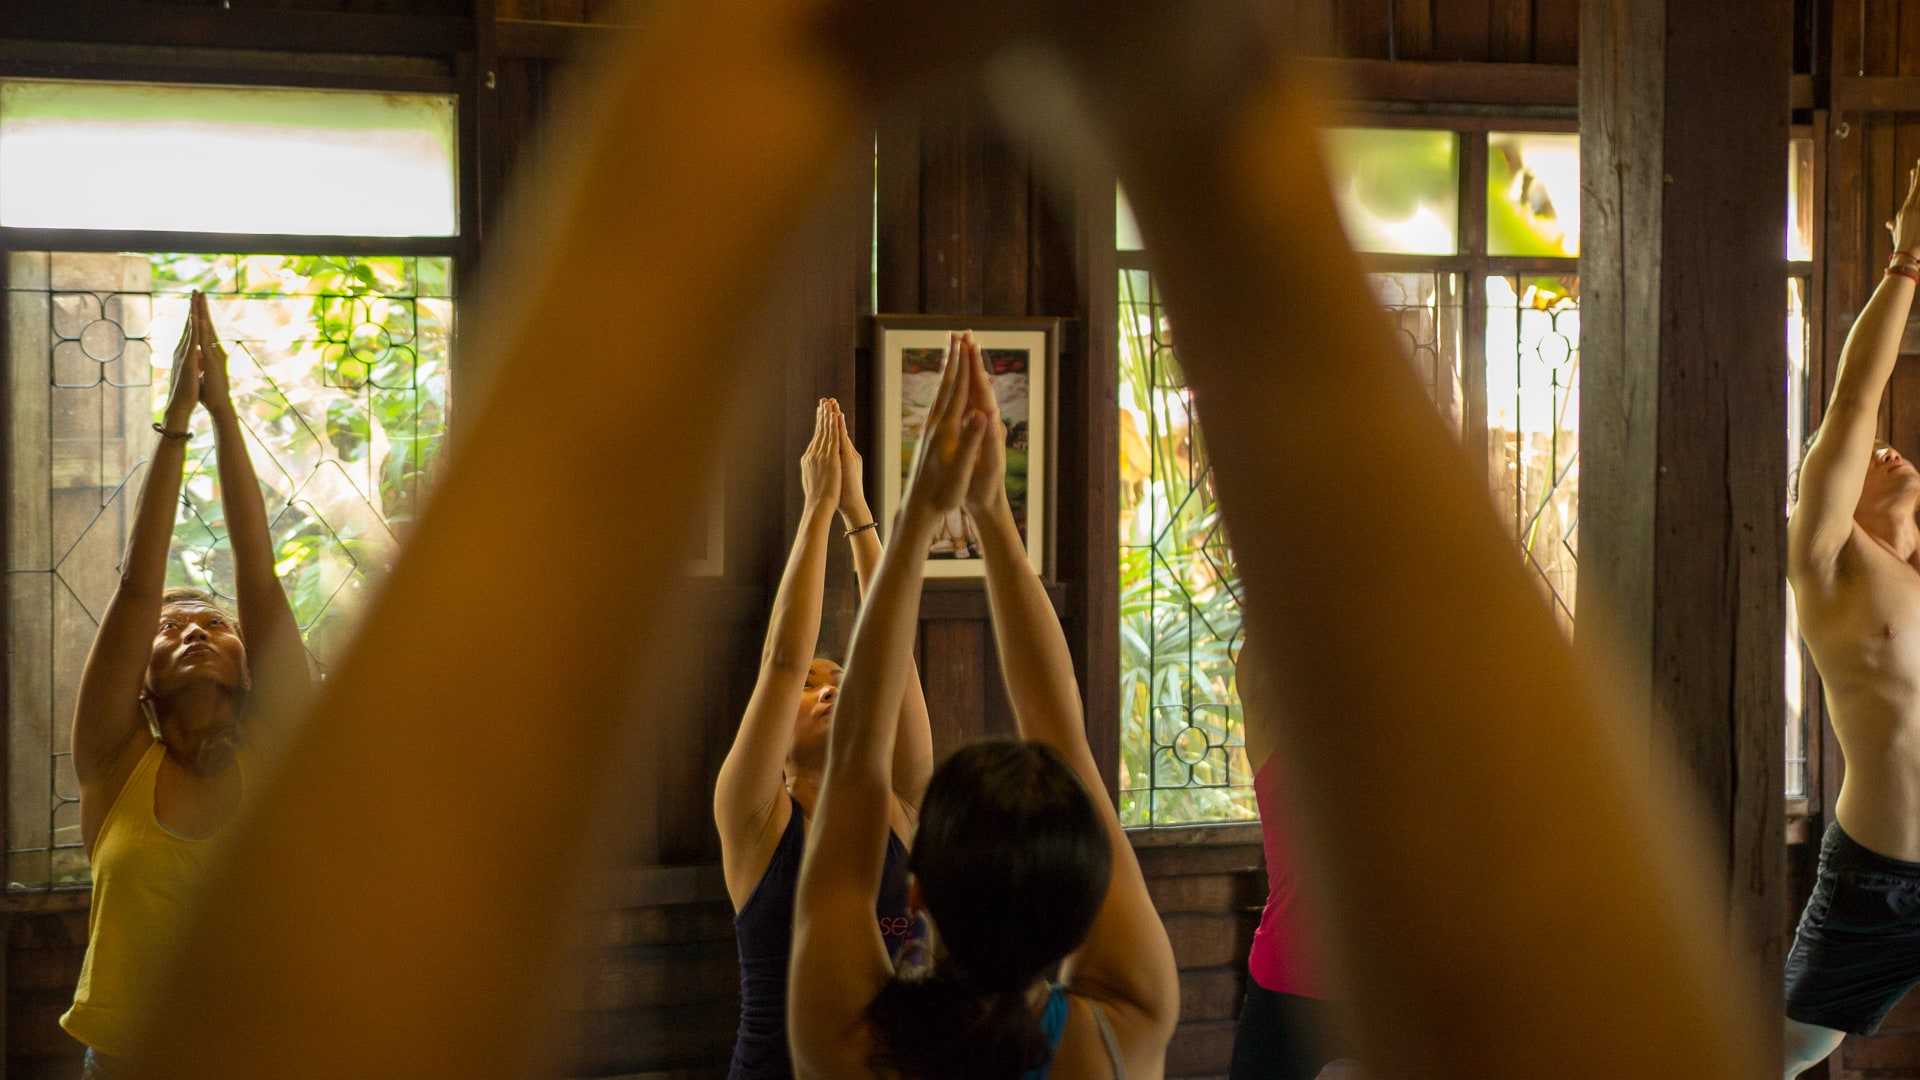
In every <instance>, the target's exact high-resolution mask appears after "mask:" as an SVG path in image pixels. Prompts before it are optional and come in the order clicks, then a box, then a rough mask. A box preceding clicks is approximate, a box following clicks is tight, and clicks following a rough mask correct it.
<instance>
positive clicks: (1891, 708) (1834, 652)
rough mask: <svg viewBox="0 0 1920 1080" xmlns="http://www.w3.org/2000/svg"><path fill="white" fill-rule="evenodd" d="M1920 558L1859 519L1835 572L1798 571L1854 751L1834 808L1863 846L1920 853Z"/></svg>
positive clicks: (1808, 628) (1837, 727) (1838, 724)
mask: <svg viewBox="0 0 1920 1080" xmlns="http://www.w3.org/2000/svg"><path fill="white" fill-rule="evenodd" d="M1916 562H1920V556H1916V557H1915V561H1913V562H1909V561H1902V560H1901V559H1900V558H1899V556H1898V555H1896V554H1895V553H1894V552H1893V551H1892V550H1890V549H1889V548H1888V547H1887V546H1886V545H1885V544H1883V543H1882V542H1881V541H1879V540H1877V539H1875V538H1874V537H1873V535H1872V534H1870V533H1868V532H1867V531H1866V530H1865V529H1863V528H1861V527H1860V526H1859V525H1858V524H1857V523H1856V524H1855V525H1854V526H1853V532H1852V535H1851V536H1850V537H1849V538H1848V539H1847V541H1846V543H1845V545H1844V546H1843V547H1842V548H1841V551H1840V553H1839V558H1838V559H1837V560H1836V562H1835V564H1834V566H1833V569H1832V571H1831V573H1830V574H1826V575H1822V574H1815V573H1796V574H1794V575H1793V576H1792V585H1793V590H1794V599H1795V602H1796V603H1797V604H1798V606H1799V611H1800V624H1801V634H1802V636H1803V637H1804V638H1805V639H1806V642H1807V648H1808V650H1809V651H1810V652H1811V653H1812V654H1813V661H1814V666H1815V667H1816V668H1817V669H1818V670H1819V672H1820V679H1821V682H1822V683H1823V685H1824V687H1825V692H1826V699H1827V709H1828V712H1829V713H1830V714H1831V716H1832V719H1833V729H1834V733H1835V734H1836V735H1837V736H1838V737H1839V739H1840V748H1841V752H1842V753H1843V754H1844V755H1845V757H1846V763H1847V768H1846V776H1845V779H1844V780H1843V781H1842V784H1841V788H1840V798H1839V801H1838V803H1837V804H1836V806H1835V814H1836V816H1837V818H1838V819H1839V821H1840V826H1841V828H1843V829H1845V830H1846V831H1847V833H1848V835H1850V836H1851V837H1853V838H1854V839H1855V840H1856V841H1858V842H1859V843H1861V844H1864V845H1865V846H1867V847H1868V848H1871V849H1872V850H1874V851H1877V852H1880V853H1881V854H1884V855H1890V856H1892V857H1894V858H1897V859H1907V860H1914V861H1920V566H1916V565H1915V563H1916Z"/></svg>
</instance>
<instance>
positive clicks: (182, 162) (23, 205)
mask: <svg viewBox="0 0 1920 1080" xmlns="http://www.w3.org/2000/svg"><path fill="white" fill-rule="evenodd" d="M454 119H455V111H454V99H453V98H452V97H450V96H447V95H443V94H388V93H379V94H374V93H363V92H347V91H334V90H263V89H240V88H228V87H205V86H150V85H142V84H130V83H93V82H88V83H80V82H44V81H5V82H0V225H9V226H18V227H25V228H62V229H154V230H174V231H184V232H226V233H266V234H281V235H303V236H311V235H340V236H346V235H360V236H452V235H454V234H455V232H456V231H457V218H458V216H457V214H456V208H455V186H456V185H455V182H454V176H455V161H456V152H455V125H454Z"/></svg>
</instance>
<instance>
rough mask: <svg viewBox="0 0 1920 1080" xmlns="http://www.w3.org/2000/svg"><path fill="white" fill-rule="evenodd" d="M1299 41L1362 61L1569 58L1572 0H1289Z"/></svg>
mask: <svg viewBox="0 0 1920 1080" xmlns="http://www.w3.org/2000/svg"><path fill="white" fill-rule="evenodd" d="M1290 6H1291V7H1292V8H1293V9H1294V11H1295V12H1296V16H1295V17H1296V18H1297V20H1298V27H1299V29H1298V36H1297V38H1296V39H1295V40H1297V41H1298V42H1299V48H1300V49H1301V50H1302V51H1304V52H1306V53H1309V54H1311V55H1317V56H1342V57H1349V58H1353V59H1368V60H1411V61H1463V60H1464V61H1488V62H1493V63H1521V64H1526V63H1532V64H1572V63H1574V62H1575V61H1576V60H1577V59H1578V56H1579V40H1580V5H1579V0H1293V3H1292V4H1291V5H1290Z"/></svg>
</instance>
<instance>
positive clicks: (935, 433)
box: [787, 344, 985, 1077]
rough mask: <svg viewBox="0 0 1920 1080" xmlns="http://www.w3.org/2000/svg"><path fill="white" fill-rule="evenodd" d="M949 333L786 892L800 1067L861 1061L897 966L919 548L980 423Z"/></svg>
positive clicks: (848, 1069) (832, 1067)
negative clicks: (877, 913) (902, 785)
mask: <svg viewBox="0 0 1920 1080" xmlns="http://www.w3.org/2000/svg"><path fill="white" fill-rule="evenodd" d="M963 367H964V365H963V364H962V363H961V361H960V357H959V355H958V351H957V350H956V349H955V348H954V347H953V346H952V345H951V344H950V345H949V347H948V351H947V363H946V366H945V368H944V370H943V372H942V375H941V381H940V391H939V394H938V395H937V396H936V397H935V398H934V403H933V408H932V409H931V410H930V411H929V412H928V414H927V424H926V429H925V434H924V436H923V437H922V439H921V441H920V449H919V455H918V460H917V461H916V462H915V466H914V470H913V479H912V482H911V485H910V487H909V488H908V490H907V494H906V497H905V499H904V500H903V504H902V508H901V511H900V522H899V526H898V528H897V530H896V535H895V538H894V543H893V545H892V546H891V547H889V548H888V549H887V551H886V553H885V554H884V555H883V556H882V557H881V560H880V566H879V569H878V571H877V572H876V573H875V574H874V580H873V588H872V591H871V592H870V593H869V594H868V596H867V602H866V604H865V606H863V607H862V608H861V610H860V621H859V623H858V624H857V625H856V626H855V628H854V632H853V648H852V651H851V652H850V654H849V655H848V657H847V674H846V677H845V679H844V680H843V681H842V682H841V685H840V706H839V710H838V713H837V714H836V716H835V718H834V722H833V730H832V734H831V735H830V736H829V741H828V746H827V775H826V779H825V780H824V781H823V783H822V786H821V791H820V803H819V806H818V808H817V809H816V810H815V811H814V823H813V832H812V834H811V836H809V837H808V840H807V853H806V856H805V858H804V860H803V861H802V863H801V869H800V887H799V892H798V894H797V895H796V896H795V898H794V917H793V964H792V967H791V972H792V974H791V975H790V977H789V978H790V980H791V981H790V984H789V989H788V993H787V1027H788V1032H789V1034H790V1037H791V1039H792V1041H793V1053H794V1065H795V1068H796V1071H797V1072H798V1073H799V1074H801V1075H807V1076H812V1075H818V1076H833V1077H839V1076H846V1075H855V1074H857V1072H858V1071H859V1070H862V1069H863V1068H864V1065H865V1061H866V1053H867V1044H866V1042H865V1040H864V1039H863V1038H862V1037H861V1035H860V1032H862V1031H864V1019H863V1018H864V1016H865V1013H866V1008H867V1005H868V1003H869V1002H871V1001H872V1000H873V997H874V995H875V994H878V993H879V992H880V988H881V987H882V986H883V985H885V983H886V981H887V979H888V978H889V977H891V975H892V973H893V967H892V964H891V963H890V962H889V960H888V958H887V949H886V944H885V942H883V941H882V940H881V937H880V928H879V925H878V924H877V923H876V922H875V921H874V918H873V897H874V894H875V893H876V892H878V891H879V889H880V873H881V868H882V865H883V863H884V860H885V857H886V837H887V803H888V800H889V798H890V797H891V795H892V788H893V751H894V739H895V733H896V731H897V729H898V727H899V723H898V718H899V715H900V699H901V696H902V695H903V694H904V693H905V692H906V684H907V681H908V678H909V675H908V667H907V664H906V663H905V660H906V658H907V656H908V655H909V654H910V653H911V652H912V651H913V632H914V625H915V623H916V622H917V621H918V619H919V611H920V586H921V583H922V581H923V579H924V577H925V572H926V560H925V556H924V555H923V554H922V553H923V552H925V551H926V549H927V544H928V543H929V542H930V541H931V540H932V539H933V530H934V526H935V525H936V524H937V523H938V522H939V520H940V516H941V515H942V514H944V513H947V512H950V511H952V510H953V509H954V508H956V507H958V506H959V505H960V495H961V490H962V489H963V488H964V487H965V486H966V482H967V475H968V472H969V470H970V469H971V467H972V465H973V459H974V457H975V456H976V455H977V454H978V452H979V449H980V445H981V442H982V439H981V433H982V432H983V431H984V430H985V424H984V422H983V419H984V418H982V417H980V416H979V415H978V414H977V413H972V412H970V410H969V409H968V404H967V398H968V389H969V386H968V381H967V379H966V378H965V373H964V371H963V370H962V369H963Z"/></svg>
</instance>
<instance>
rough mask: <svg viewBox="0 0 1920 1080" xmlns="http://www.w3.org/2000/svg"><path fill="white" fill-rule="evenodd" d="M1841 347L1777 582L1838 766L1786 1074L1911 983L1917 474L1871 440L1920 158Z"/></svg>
mask: <svg viewBox="0 0 1920 1080" xmlns="http://www.w3.org/2000/svg"><path fill="white" fill-rule="evenodd" d="M1887 228H1888V229H1890V230H1891V231H1892V233H1893V247H1894V253H1893V260H1892V262H1891V264H1890V265H1889V266H1888V267H1887V272H1886V274H1885V276H1883V277H1882V278H1881V281H1880V285H1879V287H1878V288H1876V289H1875V290H1874V293H1873V297H1872V298H1871V299H1870V300H1868V302H1867V306H1866V308H1865V309H1864V310H1862V311H1861V312H1860V318H1859V319H1858V320H1857V321H1856V322H1855V323H1854V326H1853V332H1852V333H1850V334H1848V335H1847V343H1846V345H1845V346H1844V347H1843V348H1842V349H1841V350H1840V370H1839V373H1838V375H1837V376H1836V377H1835V379H1834V385H1833V397H1832V399H1831V400H1830V401H1829V402H1828V403H1827V411H1826V415H1825V417H1824V418H1823V419H1822V420H1821V423H1820V430H1819V431H1818V432H1816V433H1815V434H1814V437H1813V441H1812V444H1811V445H1810V446H1809V447H1808V449H1807V455H1806V460H1805V463H1804V464H1803V465H1802V466H1801V468H1800V475H1799V477H1798V483H1797V484H1796V492H1795V494H1796V495H1797V501H1796V502H1795V504H1794V507H1793V516H1792V517H1791V519H1790V520H1789V522H1788V527H1787V537H1788V544H1787V580H1788V581H1789V582H1790V583H1791V584H1792V586H1793V596H1794V600H1795V601H1796V602H1797V604H1798V606H1799V611H1800V634H1801V636H1802V637H1803V638H1804V639H1805V640H1806V643H1807V649H1808V651H1809V652H1811V653H1812V654H1813V664H1814V667H1815V668H1816V669H1817V670H1818V671H1819V672H1820V681H1821V684H1822V686H1823V687H1824V688H1825V692H1826V699H1827V711H1828V714H1829V715H1830V716H1832V718H1833V731H1834V734H1835V735H1836V736H1837V737H1838V738H1839V740H1840V749H1841V752H1842V753H1843V754H1844V756H1845V758H1846V773H1845V777H1844V779H1843V780H1842V781H1841V784H1840V797H1839V798H1838V799H1837V800H1835V802H1834V808H1833V818H1832V820H1831V821H1829V822H1828V823H1827V831H1826V836H1825V838H1824V839H1822V841H1821V843H1820V863H1819V870H1818V874H1817V877H1816V879H1815V882H1814V887H1813V895H1812V896H1811V897H1809V898H1808V900H1807V906H1806V909H1805V910H1804V911H1802V912H1801V915H1800V928H1799V931H1798V932H1797V933H1796V934H1795V935H1794V939H1793V948H1792V950H1791V951H1789V952H1788V954H1787V963H1786V999H1787V1009H1786V1012H1787V1030H1786V1070H1785V1075H1786V1076H1788V1077H1792V1076H1797V1075H1799V1073H1800V1071H1801V1070H1803V1069H1806V1068H1807V1067H1809V1066H1811V1065H1813V1064H1814V1063H1816V1062H1818V1061H1820V1060H1822V1059H1824V1058H1825V1057H1826V1056H1827V1055H1828V1054H1831V1053H1833V1051H1834V1049H1835V1048H1836V1047H1838V1046H1839V1045H1840V1040H1841V1039H1842V1038H1844V1037H1845V1036H1846V1034H1847V1033H1848V1032H1854V1033H1858V1034H1871V1033H1873V1032H1874V1031H1875V1030H1876V1029H1877V1028H1878V1027H1879V1026H1880V1022H1881V1020H1882V1019H1884V1018H1885V1017H1886V1015H1887V1011H1888V1010H1889V1009H1892V1008H1893V1006H1894V1004H1895V1003H1896V1002H1898V1001H1899V1000H1900V998H1901V997H1902V996H1903V995H1905V994H1906V992H1907V991H1908V990H1909V989H1911V988H1912V987H1913V985H1914V984H1915V983H1916V982H1920V953H1916V951H1915V946H1916V945H1920V744H1916V743H1915V741H1914V739H1915V735H1916V734H1920V573H1916V571H1920V526H1916V524H1915V521H1914V514H1915V512H1916V510H1920V470H1916V469H1915V468H1914V466H1913V464H1912V463H1911V462H1909V461H1908V460H1907V459H1906V458H1905V457H1904V456H1902V455H1901V454H1900V452H1899V451H1898V450H1895V449H1894V448H1893V447H1891V446H1888V445H1887V444H1886V443H1884V442H1880V441H1878V440H1877V439H1875V438H1874V430H1875V427H1876V426H1877V424H1878V420H1879V415H1880V399H1881V397H1882V396H1883V395H1884V394H1885V392H1886V388H1887V381H1888V380H1889V379H1890V378H1891V377H1892V375H1893V368H1894V363H1895V361H1896V360H1898V359H1899V352H1900V338H1901V335H1902V334H1903V333H1905V331H1906V326H1907V314H1908V311H1909V310H1910V309H1911V308H1912V306H1913V293H1914V283H1915V281H1917V280H1920V165H1916V166H1915V168H1914V170H1913V171H1912V172H1910V173H1909V174H1908V177H1907V198H1906V202H1905V203H1904V204H1903V205H1902V206H1901V207H1900V212H1899V214H1898V216H1896V217H1895V218H1894V220H1893V221H1892V222H1890V223H1889V224H1888V226H1887Z"/></svg>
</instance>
